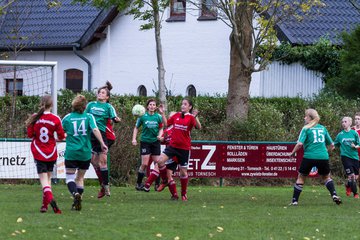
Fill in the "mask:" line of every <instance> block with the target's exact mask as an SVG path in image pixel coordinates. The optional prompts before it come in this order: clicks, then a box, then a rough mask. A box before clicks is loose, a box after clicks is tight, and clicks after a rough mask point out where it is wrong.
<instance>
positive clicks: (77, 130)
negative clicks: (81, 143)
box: [72, 120, 86, 137]
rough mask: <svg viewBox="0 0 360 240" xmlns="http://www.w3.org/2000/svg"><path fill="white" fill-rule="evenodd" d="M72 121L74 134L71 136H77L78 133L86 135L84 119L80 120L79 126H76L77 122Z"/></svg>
mask: <svg viewBox="0 0 360 240" xmlns="http://www.w3.org/2000/svg"><path fill="white" fill-rule="evenodd" d="M72 123H73V127H74V135H73V136H75V137H76V136H79V133H81V135H83V136H84V135H86V128H85V120H82V121H81V123H80V125H79V127H78V122H77V121H74V122H72Z"/></svg>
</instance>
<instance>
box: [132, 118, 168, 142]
mask: <svg viewBox="0 0 360 240" xmlns="http://www.w3.org/2000/svg"><path fill="white" fill-rule="evenodd" d="M162 125H163V124H162V117H161V115H160V114H158V113H154V114H152V115H150V114H149V113H148V112H146V113H145V114H144V115H142V116H141V117H139V118H138V119H137V121H136V128H140V127H142V130H141V137H140V141H142V142H147V143H153V142H156V141H157V140H158V139H157V136H158V134H159V129H161V128H162Z"/></svg>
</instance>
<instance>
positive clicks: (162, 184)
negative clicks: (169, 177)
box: [157, 183, 169, 192]
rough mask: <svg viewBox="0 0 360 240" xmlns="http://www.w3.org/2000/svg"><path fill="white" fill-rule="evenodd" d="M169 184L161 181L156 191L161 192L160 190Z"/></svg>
mask: <svg viewBox="0 0 360 240" xmlns="http://www.w3.org/2000/svg"><path fill="white" fill-rule="evenodd" d="M168 185H169V184H168V183H161V184H160V185H159V187H158V188H157V191H158V192H161V191H162V190H164V189H165V188H166V187H167V186H168Z"/></svg>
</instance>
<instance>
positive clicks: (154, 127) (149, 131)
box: [132, 99, 165, 192]
mask: <svg viewBox="0 0 360 240" xmlns="http://www.w3.org/2000/svg"><path fill="white" fill-rule="evenodd" d="M146 108H147V111H146V113H145V114H144V115H142V116H141V117H139V118H138V119H137V121H136V124H135V127H134V130H133V137H132V144H133V145H134V146H136V145H137V140H136V136H137V134H138V132H139V128H140V127H142V129H141V137H140V155H141V166H140V167H139V171H138V177H137V181H136V186H135V189H136V190H138V191H141V190H144V191H146V192H149V191H150V185H151V184H152V182H153V181H155V179H156V178H158V177H159V170H158V168H157V162H158V160H159V156H160V138H161V136H162V135H163V117H164V118H165V115H164V112H163V111H162V108H159V109H161V110H159V111H160V113H161V114H162V115H163V116H162V115H160V114H159V113H157V112H156V109H157V107H156V101H155V100H154V99H149V100H148V101H147V103H146ZM150 157H151V159H152V160H153V161H154V163H155V168H154V169H153V171H152V172H151V174H150V176H149V178H150V180H151V181H148V183H147V186H144V185H143V183H142V180H143V178H144V176H145V171H146V168H147V167H148V165H149V161H150Z"/></svg>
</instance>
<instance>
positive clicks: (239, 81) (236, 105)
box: [216, 0, 322, 120]
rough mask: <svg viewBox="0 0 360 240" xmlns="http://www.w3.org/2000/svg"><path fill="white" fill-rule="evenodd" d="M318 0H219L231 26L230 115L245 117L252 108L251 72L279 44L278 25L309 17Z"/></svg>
mask: <svg viewBox="0 0 360 240" xmlns="http://www.w3.org/2000/svg"><path fill="white" fill-rule="evenodd" d="M321 5H322V3H321V2H320V1H319V0H299V1H286V0H235V1H228V0H219V2H218V3H216V6H217V9H218V10H219V12H220V14H219V15H220V16H221V15H223V16H225V17H226V18H227V19H228V20H223V21H224V22H225V23H226V24H227V25H228V26H229V27H230V28H231V34H230V73H229V79H228V96H227V109H226V114H227V119H228V120H235V119H239V120H245V119H246V118H247V116H248V109H249V96H250V95H249V89H250V83H251V74H252V73H254V72H258V71H262V70H264V69H265V68H266V67H267V66H268V64H269V63H270V59H271V56H272V53H273V52H274V50H275V48H276V45H277V37H276V31H275V27H276V25H277V24H280V23H282V22H283V21H298V20H301V19H303V18H304V17H306V15H307V14H308V13H309V12H310V10H311V9H312V8H313V7H314V6H321Z"/></svg>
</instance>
